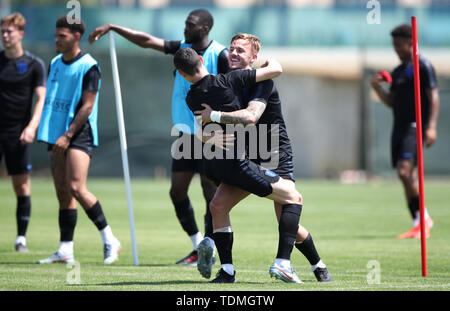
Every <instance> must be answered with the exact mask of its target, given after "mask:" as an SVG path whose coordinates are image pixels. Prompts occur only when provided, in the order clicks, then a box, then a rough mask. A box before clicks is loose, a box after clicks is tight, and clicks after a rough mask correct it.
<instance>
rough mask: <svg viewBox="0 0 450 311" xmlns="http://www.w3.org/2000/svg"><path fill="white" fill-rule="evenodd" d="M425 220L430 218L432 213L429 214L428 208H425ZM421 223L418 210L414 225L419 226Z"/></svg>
mask: <svg viewBox="0 0 450 311" xmlns="http://www.w3.org/2000/svg"><path fill="white" fill-rule="evenodd" d="M424 214H425V220H427V219H428V218H430V215H429V214H428V210H427V209H426V208H425V213H424ZM419 224H420V211H417V212H416V217H414V221H413V227H417V226H418V225H419Z"/></svg>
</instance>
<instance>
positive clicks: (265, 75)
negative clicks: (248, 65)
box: [256, 58, 283, 83]
mask: <svg viewBox="0 0 450 311" xmlns="http://www.w3.org/2000/svg"><path fill="white" fill-rule="evenodd" d="M282 73H283V67H281V64H280V63H279V62H278V61H277V60H275V59H273V58H272V59H267V60H266V61H265V62H264V64H262V65H261V68H258V69H256V83H258V82H261V81H265V80H270V79H274V78H276V77H279V76H280V75H281V74H282Z"/></svg>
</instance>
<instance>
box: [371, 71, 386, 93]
mask: <svg viewBox="0 0 450 311" xmlns="http://www.w3.org/2000/svg"><path fill="white" fill-rule="evenodd" d="M382 81H383V77H382V76H381V74H379V73H378V72H377V73H375V74H374V75H373V77H372V80H371V84H372V87H373V88H374V89H375V88H378V87H380V86H381V82H382Z"/></svg>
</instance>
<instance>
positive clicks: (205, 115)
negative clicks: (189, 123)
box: [194, 104, 212, 124]
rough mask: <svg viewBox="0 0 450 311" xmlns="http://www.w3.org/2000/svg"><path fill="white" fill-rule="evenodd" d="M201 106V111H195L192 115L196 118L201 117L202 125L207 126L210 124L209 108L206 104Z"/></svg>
mask: <svg viewBox="0 0 450 311" xmlns="http://www.w3.org/2000/svg"><path fill="white" fill-rule="evenodd" d="M202 106H203V107H204V108H205V109H203V110H197V111H194V114H195V115H196V116H201V117H202V124H208V123H210V122H211V111H212V109H211V107H210V106H209V105H208V104H202Z"/></svg>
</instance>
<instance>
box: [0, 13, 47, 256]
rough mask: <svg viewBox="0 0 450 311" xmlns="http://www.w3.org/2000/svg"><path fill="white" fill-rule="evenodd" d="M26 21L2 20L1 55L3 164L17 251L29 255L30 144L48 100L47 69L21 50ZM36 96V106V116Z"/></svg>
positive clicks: (0, 144) (0, 151)
mask: <svg viewBox="0 0 450 311" xmlns="http://www.w3.org/2000/svg"><path fill="white" fill-rule="evenodd" d="M25 25H26V20H25V18H24V17H23V16H22V14H20V13H14V14H11V15H8V16H5V17H3V18H2V19H1V27H2V43H3V47H4V48H5V49H4V50H3V51H1V52H0V161H1V159H2V157H3V155H5V162H6V168H7V171H8V174H9V175H11V179H12V184H13V188H14V192H15V195H16V197H17V207H16V221H17V238H16V241H15V249H16V251H18V252H25V253H26V252H28V248H27V246H26V245H27V243H26V238H25V235H26V232H27V228H28V223H29V220H30V215H31V185H30V175H29V173H30V170H31V158H30V144H31V143H32V142H33V141H34V138H35V136H36V130H37V128H38V126H39V121H40V118H41V113H42V107H43V105H44V98H45V82H46V80H47V79H46V76H45V74H46V73H45V68H44V67H45V66H44V63H43V61H42V60H41V59H39V58H38V57H36V56H34V55H33V54H31V53H29V52H28V51H25V50H24V49H23V47H22V39H23V36H24V31H25ZM33 95H34V96H35V98H36V104H35V107H34V111H33V114H32V113H31V111H32V105H33Z"/></svg>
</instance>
